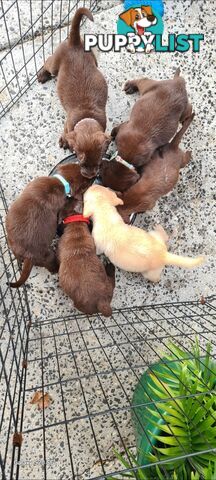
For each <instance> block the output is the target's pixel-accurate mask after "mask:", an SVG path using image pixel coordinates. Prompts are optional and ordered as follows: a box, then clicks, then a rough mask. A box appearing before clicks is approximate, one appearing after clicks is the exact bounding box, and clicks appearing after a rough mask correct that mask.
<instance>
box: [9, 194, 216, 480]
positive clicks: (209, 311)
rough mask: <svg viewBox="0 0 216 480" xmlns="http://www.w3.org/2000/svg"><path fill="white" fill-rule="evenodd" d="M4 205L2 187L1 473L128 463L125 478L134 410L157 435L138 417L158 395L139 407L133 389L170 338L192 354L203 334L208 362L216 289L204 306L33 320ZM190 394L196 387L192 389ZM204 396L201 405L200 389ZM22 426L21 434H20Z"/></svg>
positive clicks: (104, 468) (92, 469)
mask: <svg viewBox="0 0 216 480" xmlns="http://www.w3.org/2000/svg"><path fill="white" fill-rule="evenodd" d="M5 211H6V202H5V199H4V195H3V192H2V190H1V222H0V226H1V262H2V269H1V271H2V274H1V288H0V294H1V304H2V310H3V316H2V320H1V348H0V356H1V370H0V372H1V373H0V386H1V392H3V396H2V397H1V409H0V412H1V416H0V418H1V436H2V440H3V442H2V445H3V448H2V451H1V457H0V458H1V460H0V461H1V470H2V477H3V479H26V478H30V479H31V480H33V479H38V478H40V479H41V480H43V479H44V480H51V479H52V480H59V479H64V480H65V479H70V480H71V479H77V480H78V479H91V480H93V479H94V480H96V479H99V478H100V479H102V478H109V476H110V475H111V474H112V475H113V476H117V475H118V474H119V472H123V471H124V470H125V473H124V474H123V478H127V476H126V475H128V474H129V472H130V471H135V470H136V467H135V466H134V465H133V462H131V459H130V456H129V454H128V452H129V451H130V452H133V453H135V451H136V449H135V437H134V429H133V424H132V415H133V416H135V417H136V418H137V421H138V422H139V424H140V425H139V428H140V430H143V435H145V437H146V441H147V442H149V443H151V441H152V440H151V438H150V435H149V432H148V431H146V430H145V428H144V427H143V425H142V423H141V422H140V418H139V413H140V409H145V408H146V407H147V406H148V407H150V408H151V406H152V405H154V406H155V408H156V409H157V410H158V411H160V401H155V400H153V398H152V397H151V395H148V398H147V400H145V402H142V403H141V404H140V403H139V404H133V405H132V396H133V391H134V388H135V386H136V385H137V383H138V382H139V381H140V376H141V375H142V374H143V372H144V371H145V370H146V369H147V368H148V369H149V371H150V372H151V371H152V372H153V364H154V363H155V362H158V361H159V360H160V361H161V362H162V363H163V354H162V351H163V352H169V341H170V340H172V341H174V342H175V344H176V345H178V346H179V347H181V348H184V350H185V352H186V353H188V357H191V348H192V345H194V341H195V338H196V336H198V337H199V341H200V347H201V360H200V361H201V362H202V359H203V362H204V358H205V355H206V351H207V343H208V341H211V342H212V345H213V347H214V351H213V352H212V358H215V355H214V354H215V344H216V341H215V317H216V297H212V298H211V299H208V300H207V301H206V303H205V304H203V305H202V304H201V303H200V302H185V303H172V304H161V305H153V306H144V307H137V308H123V309H119V310H116V311H114V312H113V315H112V317H111V318H109V319H105V318H103V317H102V316H100V315H93V316H92V317H90V318H89V317H87V316H85V315H82V314H80V315H74V314H73V315H71V316H68V317H65V318H62V317H56V318H52V319H47V320H46V321H43V322H42V321H41V322H40V321H37V322H36V323H33V324H32V325H31V321H30V312H29V305H28V299H27V295H26V291H25V288H24V289H20V290H17V291H15V292H14V291H11V290H10V289H9V287H8V286H7V282H8V281H9V280H11V279H12V278H13V277H14V276H15V275H16V272H17V271H18V267H17V263H16V261H14V259H13V258H12V256H11V254H10V252H9V249H8V246H7V243H6V238H5V230H4V223H3V220H4V215H5ZM30 326H31V328H30ZM210 369H211V367H210V365H209V370H210ZM142 386H143V389H144V390H145V388H146V386H145V385H142ZM39 391H40V392H42V394H43V395H45V394H47V393H48V394H49V395H50V397H51V399H52V402H51V404H50V406H49V407H48V408H47V409H43V408H42V409H41V410H38V409H37V407H36V405H32V404H31V403H30V402H31V399H32V397H33V396H34V394H35V392H39ZM209 394H210V392H209ZM185 397H186V398H187V399H189V398H191V397H193V394H192V393H191V392H190V391H188V392H187V394H186V396H185ZM196 397H197V401H198V404H199V401H200V402H201V400H199V399H201V393H200V394H199V393H198V394H196ZM168 398H169V395H168ZM171 399H172V401H177V400H179V397H178V398H173V397H171ZM15 433H18V434H19V433H22V439H23V441H22V442H21V439H20V437H19V435H18V437H16V435H15V436H14V434H15ZM202 435H203V436H205V432H202ZM13 442H14V444H13ZM180 447H181V451H182V453H181V455H180V456H182V457H186V456H188V455H186V453H185V450H184V444H182V445H181V444H180ZM114 449H116V450H117V451H119V452H120V453H121V454H123V455H124V457H125V459H126V460H127V462H128V463H129V466H130V468H129V467H128V468H127V469H124V466H123V465H121V463H120V462H119V461H118V460H117V458H116V456H115V453H114ZM213 450H214V448H213V445H212V444H211V438H208V437H206V442H205V452H206V454H207V453H208V452H211V451H213ZM202 451H203V450H202ZM195 455H197V452H194V453H193V452H192V453H191V454H190V456H195ZM158 463H159V464H160V468H161V469H162V472H163V478H164V479H168V478H170V476H169V473H168V471H167V470H166V464H163V463H162V461H161V459H160V458H159V457H158ZM146 468H147V466H146V465H145V468H144V469H143V471H144V470H145V469H146ZM124 475H125V477H124ZM137 478H139V477H137ZM154 478H158V476H155V477H154Z"/></svg>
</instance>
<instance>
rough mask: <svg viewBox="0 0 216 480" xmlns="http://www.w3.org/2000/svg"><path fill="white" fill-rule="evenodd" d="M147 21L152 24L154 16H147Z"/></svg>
mask: <svg viewBox="0 0 216 480" xmlns="http://www.w3.org/2000/svg"><path fill="white" fill-rule="evenodd" d="M147 20H148V21H149V22H153V21H154V20H155V16H154V15H148V16H147Z"/></svg>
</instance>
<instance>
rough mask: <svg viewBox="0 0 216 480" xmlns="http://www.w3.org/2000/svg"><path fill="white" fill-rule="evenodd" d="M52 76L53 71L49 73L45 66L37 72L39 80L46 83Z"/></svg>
mask: <svg viewBox="0 0 216 480" xmlns="http://www.w3.org/2000/svg"><path fill="white" fill-rule="evenodd" d="M50 78H51V73H49V72H48V71H47V70H45V68H41V70H40V71H39V72H38V74H37V79H38V82H40V83H45V82H47V81H48V80H50Z"/></svg>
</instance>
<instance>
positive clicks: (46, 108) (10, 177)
mask: <svg viewBox="0 0 216 480" xmlns="http://www.w3.org/2000/svg"><path fill="white" fill-rule="evenodd" d="M25 3H26V2H25V1H24V0H22V1H20V4H21V5H22V8H23V15H24V10H25V9H24V5H25ZM116 3H117V5H116ZM204 3H206V5H207V6H208V8H206V9H204V8H203V4H204ZM113 5H114V6H113ZM100 7H101V10H100V11H99V12H97V13H95V24H94V25H93V26H92V25H90V24H89V23H86V25H85V26H84V30H83V31H86V32H87V31H89V29H91V30H90V31H94V32H97V33H103V32H107V33H115V28H116V20H117V18H118V14H119V13H120V12H121V10H122V7H121V5H119V2H109V3H108V2H106V0H103V1H102V2H100ZM215 14H216V6H215V2H214V1H211V0H210V1H208V2H203V0H197V1H196V2H194V1H192V0H179V1H178V2H174V1H171V0H167V1H165V18H164V20H165V28H166V32H165V35H166V34H167V32H168V31H169V32H172V33H180V32H183V33H187V32H188V33H191V32H193V33H204V34H205V42H204V43H203V45H202V49H201V52H200V54H194V53H192V52H191V51H189V52H188V53H185V54H179V53H169V54H164V53H162V54H153V55H151V56H146V55H143V54H137V55H135V56H133V55H130V54H129V53H127V52H126V51H124V52H122V53H113V52H109V53H100V55H99V66H100V68H101V70H102V71H103V73H104V74H105V76H106V79H107V82H108V86H109V100H108V105H107V117H108V131H110V130H111V128H112V126H113V124H116V123H118V122H121V121H124V120H125V119H127V118H128V115H129V112H130V109H131V107H132V106H133V104H134V102H135V100H136V98H137V95H133V96H130V97H127V96H126V95H125V94H124V93H123V92H122V85H123V83H124V82H125V81H126V80H128V79H131V78H133V77H137V76H141V75H145V76H149V77H151V78H155V79H166V78H170V77H171V76H172V75H173V72H174V71H175V69H176V68H177V67H179V66H180V67H181V71H182V75H183V76H184V77H185V79H186V82H187V88H188V92H189V96H190V99H191V102H192V104H193V106H194V110H195V112H196V117H195V120H194V123H193V126H192V127H191V128H190V130H189V132H188V133H187V135H186V136H185V139H184V142H183V146H184V147H185V148H190V149H191V150H192V152H193V159H192V161H191V163H190V165H188V167H186V168H185V169H184V171H183V172H182V173H181V175H180V180H179V183H178V185H177V187H176V188H175V189H174V191H173V192H172V193H171V194H169V195H168V196H166V197H164V198H163V199H161V200H160V201H159V202H158V203H157V205H156V207H155V208H154V209H153V210H152V211H151V212H148V213H147V214H143V215H139V216H138V217H137V221H136V224H137V225H139V226H141V227H143V228H146V229H150V228H151V227H152V226H153V225H154V224H155V223H161V224H162V225H163V226H164V228H165V229H166V230H167V231H168V232H170V234H171V242H170V250H171V251H173V252H175V253H182V254H187V255H198V254H204V255H205V256H206V264H205V265H204V266H203V267H200V268H198V269H196V270H193V271H186V270H180V269H177V268H172V267H170V268H167V269H166V270H165V271H164V273H163V275H162V279H161V282H160V284H158V285H153V284H151V283H148V282H146V281H144V280H143V278H142V277H141V276H140V275H135V274H130V273H127V272H123V271H120V270H117V273H116V289H115V294H114V298H113V307H114V308H119V307H124V306H138V305H144V304H148V305H149V304H152V303H163V302H175V301H178V300H180V301H183V300H192V299H199V298H200V297H201V295H204V296H207V295H211V294H212V293H213V292H214V288H215V274H216V269H215V210H214V209H215V187H216V185H215V166H214V161H215V140H214V139H215V126H216V125H215V110H214V105H215V101H214V73H215V71H214V52H213V47H212V44H213V38H214V37H213V28H214V18H215ZM24 17H25V15H24ZM26 22H27V23H26V24H28V20H26ZM0 27H1V25H0ZM14 31H15V33H14ZM14 31H13V32H12V33H13V35H15V34H16V31H17V30H16V28H14ZM0 32H1V31H0ZM64 34H66V30H65V32H64V31H63V35H64ZM15 36H16V35H15ZM14 38H15V37H14ZM5 42H6V38H5ZM37 42H38V45H39V44H40V42H41V37H38V38H37V39H36V43H37ZM55 43H56V44H57V43H58V37H57V36H56V38H55ZM49 47H50V42H48V43H47V46H46V52H47V50H48V49H49ZM31 51H32V43H31V41H29V42H27V43H25V52H26V55H27V56H28V54H29V56H30V53H31ZM2 53H4V52H2ZM15 56H16V61H17V63H18V64H19V62H21V59H22V50H21V47H20V46H18V47H17V48H16V49H15ZM38 62H39V66H40V62H42V55H41V59H40V57H38ZM31 67H32V68H33V67H34V66H33V63H32V62H29V65H28V72H29V74H30V73H31V72H30V70H31ZM5 71H6V74H8V75H10V74H11V64H10V61H9V62H8V64H7V62H6V63H5ZM25 75H26V73H25V71H23V73H22V81H23V82H24V81H25ZM1 100H2V101H4V98H2V99H1ZM64 118H65V114H64V111H63V109H62V107H61V105H60V102H59V100H58V98H57V95H56V88H55V80H52V81H50V82H49V83H47V84H45V85H44V86H42V85H39V84H38V83H37V82H35V83H34V84H33V86H32V87H31V88H29V89H28V90H27V92H26V93H25V94H24V95H23V97H22V98H21V99H20V100H19V102H18V103H17V104H16V105H15V106H14V107H13V108H12V109H11V110H10V111H9V112H8V113H7V114H6V115H5V116H4V118H3V119H2V121H1V149H0V151H1V153H0V157H1V158H0V162H1V163H0V165H1V181H2V185H3V188H4V191H5V196H6V199H7V202H8V204H9V205H10V203H11V202H12V201H13V200H14V199H15V198H16V196H17V195H18V194H19V192H20V191H21V190H22V189H23V188H24V186H25V185H26V184H27V183H28V182H29V181H30V180H31V179H33V178H34V177H36V176H39V175H46V174H47V173H48V172H49V171H50V170H51V168H53V166H54V165H55V164H56V163H58V162H59V161H60V160H61V159H62V158H64V156H66V155H67V154H68V153H69V152H66V154H65V153H64V152H63V151H62V150H60V149H59V146H58V138H59V135H60V133H61V131H62V128H63V124H64ZM28 294H29V303H30V308H31V312H32V317H33V322H35V321H38V322H42V323H41V325H42V326H43V332H44V333H43V335H44V336H46V335H47V336H49V333H50V332H49V328H51V327H50V326H49V319H52V318H56V317H60V318H63V317H64V316H66V315H72V314H73V313H77V312H75V310H74V308H73V305H72V303H71V300H70V299H69V298H67V297H66V296H65V295H64V294H63V293H62V291H61V290H60V288H59V286H58V277H57V276H51V275H49V274H48V273H47V272H46V271H45V270H41V269H38V268H34V270H33V271H32V274H31V276H30V279H29V281H28ZM86 322H87V320H86ZM55 325H57V324H55ZM55 328H57V326H55ZM169 328H170V327H169V324H168V326H167V329H169ZM187 328H189V324H188V327H187ZM36 329H37V327H36ZM104 335H105V337H104V341H107V342H108V343H109V338H108V335H107V332H106V331H105V333H104ZM36 338H37V331H35V330H34V331H33V337H32V341H33V343H32V344H31V345H32V350H31V349H30V359H31V355H32V359H34V358H35V351H36V350H35V349H37V341H36ZM91 341H92V342H93V339H92V338H91V337H90V336H89V338H87V342H89V345H91ZM159 344H160V343H158V344H157V342H156V343H155V350H154V351H155V352H156V351H157V348H158V346H159ZM31 345H30V346H31ZM44 345H45V349H46V352H45V353H44V355H45V354H46V355H47V358H48V357H49V355H52V352H53V349H54V345H53V343H52V342H51V341H49V342H45V344H44ZM92 345H94V343H92ZM38 347H39V345H38ZM64 348H66V347H65V346H64V342H63V343H62V344H61V345H60V346H59V349H60V351H63V352H64ZM61 349H63V350H61ZM111 353H112V352H110V355H111ZM118 354H119V352H116V353H115V352H113V359H114V360H115V362H116V365H119V364H121V362H122V358H121V355H120V356H118ZM146 355H147V357H148V358H149V361H153V360H154V359H155V354H154V353H153V352H152V351H151V348H150V347H149V348H148V349H147V351H146ZM111 358H112V356H111ZM114 360H113V361H114ZM95 361H96V359H95ZM97 361H98V362H101V364H102V365H104V364H103V362H104V360H103V358H101V359H100V356H99V357H98V358H97ZM53 362H54V360H53V361H52V360H51V361H50V362H48V364H47V365H46V368H45V370H46V374H47V375H49V378H48V379H47V380H46V381H47V382H48V383H49V381H51V380H52V381H53V382H55V372H56V371H57V366H56V364H54V363H53ZM115 362H114V363H115ZM80 363H81V364H82V369H83V371H85V369H87V370H88V368H89V365H88V359H87V360H85V361H84V360H82V359H80ZM31 365H32V368H29V371H28V375H29V376H28V383H27V388H28V389H29V392H30V391H31V389H32V388H33V386H34V387H35V383H36V385H40V380H38V375H39V376H40V374H39V373H38V372H39V369H40V366H41V365H40V362H36V363H34V362H33V363H32V364H31ZM61 368H62V369H64V372H65V375H69V372H70V373H71V372H72V371H73V368H74V366H73V365H72V362H71V363H70V362H69V359H68V363H67V364H64V365H61ZM71 377H73V375H72V373H71ZM56 378H57V377H56ZM122 380H123V382H126V383H127V388H128V392H129V396H130V395H131V391H132V390H131V389H132V387H133V385H134V384H135V383H136V378H135V377H133V379H132V378H130V377H129V376H128V375H127V376H126V377H125V378H124V377H122ZM106 382H108V379H106ZM111 385H114V386H115V385H116V384H115V381H112V378H111V379H110V386H111ZM35 388H36V387H35ZM58 388H59V386H58ZM85 388H86V391H87V392H89V391H90V390H91V388H93V391H94V395H95V397H94V395H92V404H94V403H95V405H96V406H95V409H100V404H99V403H100V398H98V396H97V392H100V388H101V387H100V386H99V387H98V385H97V381H96V380H95V384H94V385H93V384H92V383H90V382H89V385H87V383H86V385H85ZM107 388H108V384H107ZM110 388H111V387H110ZM79 390H80V387H79V385H78V384H77V381H76V380H74V381H73V382H72V383H71V386H70V389H69V391H68V392H67V389H66V391H65V399H66V402H68V400H70V402H69V403H70V405H71V402H72V403H73V406H74V405H75V407H76V408H75V409H77V411H78V414H80V412H82V408H83V406H82V404H81V405H80V404H79V405H77V406H76V401H77V398H79V395H80V391H79ZM117 390H118V387H117V386H116V404H118V402H119V401H120V400H119V398H120V397H121V396H119V397H118V394H117V393H118V392H117ZM72 392H73V393H72ZM58 393H59V392H58V390H56V392H55V393H54V397H55V398H56V403H55V404H54V407H53V410H52V412H51V414H50V415H51V416H50V422H51V423H52V421H54V420H55V419H56V418H57V416H58V415H59V417H58V419H60V420H62V418H63V416H62V415H63V413H62V411H61V406H60V407H59V405H58ZM119 393H121V391H120V390H119ZM89 395H90V393H89ZM29 396H30V393H29ZM27 400H28V393H27ZM74 402H75V403H74ZM97 402H99V403H97ZM101 402H102V400H101ZM78 403H79V402H78ZM26 408H27V410H26V412H27V413H26V417H25V425H24V427H25V428H26V429H27V428H28V425H29V422H30V423H31V425H32V424H34V422H36V425H38V424H39V423H40V421H41V418H40V417H38V413H37V412H36V411H35V412H36V413H32V412H31V411H30V407H29V406H28V404H27V407H26ZM68 408H70V406H69V407H68ZM28 410H29V416H28ZM53 419H54V420H53ZM47 421H49V419H48V420H47ZM119 421H120V420H119ZM86 422H87V421H86ZM122 422H123V425H124V436H125V438H127V439H128V441H129V439H132V440H131V441H132V442H134V440H133V435H132V433H131V429H130V426H128V417H127V416H126V417H125V418H123V420H122ZM80 425H81V424H80ZM82 428H83V429H84V430H82ZM104 428H105V430H103V432H102V433H101V432H100V430H98V435H99V436H100V438H102V437H104V438H106V439H107V442H108V443H109V445H111V447H110V448H112V442H113V441H114V440H113V438H112V429H111V425H109V423H107V424H106V427H104ZM83 431H84V432H85V434H86V445H87V446H86V458H85V462H84V464H81V466H80V469H79V472H82V471H84V470H85V468H86V466H89V462H90V463H91V462H92V463H91V464H92V465H94V462H95V461H96V460H97V452H96V453H95V450H94V449H93V450H94V451H91V449H90V446H89V445H90V444H91V435H90V434H89V430H88V426H87V423H85V421H84V420H83V427H81V430H80V427H79V426H78V428H75V427H74V428H72V427H71V430H70V432H69V434H70V435H71V438H76V445H75V446H74V449H75V450H74V455H75V458H77V459H78V460H79V446H80V442H82V438H83V437H82V436H81V434H82V432H83ZM104 432H106V434H105V433H104ZM89 435H90V436H89ZM34 436H35V437H34ZM53 438H55V442H56V444H55V445H53V447H52V448H53V452H54V453H53V452H52V451H51V457H52V453H53V454H55V455H56V450H58V449H59V458H61V460H62V464H64V466H65V470H64V472H69V471H70V464H69V460H68V456H67V453H66V451H65V449H64V439H65V431H64V430H61V428H60V427H59V429H57V430H55V437H53V435H52V434H51V433H50V432H48V433H47V441H49V442H50V445H52V441H53ZM29 439H30V440H31V441H32V442H34V439H35V443H33V447H32V448H33V449H34V451H35V445H38V452H39V451H40V455H41V454H42V453H43V452H42V437H41V436H40V434H36V433H35V434H34V433H33V434H31V436H30V437H29ZM61 442H63V444H62V445H61ZM39 445H40V447H39ZM60 446H61V448H60ZM23 448H24V453H26V458H27V459H29V458H31V455H32V450H31V449H30V448H29V446H28V442H27V443H26V442H25V444H24V447H23ZM50 448H51V447H50ZM52 448H51V450H52ZM106 448H107V443H106V442H105V443H104V445H103V447H102V449H104V450H103V451H104V452H106ZM38 454H39V453H38ZM40 455H39V456H40ZM110 456H112V455H111V454H110ZM93 459H94V461H93ZM78 460H77V462H78V464H79V461H78ZM60 465H61V463H60ZM112 467H113V469H114V465H113V464H112ZM41 468H42V467H41ZM49 468H50V470H49V472H50V473H49V480H51V479H52V480H59V479H60V478H61V479H62V480H66V479H68V480H69V479H70V480H71V477H70V476H67V474H66V473H62V468H60V467H58V468H57V467H56V466H55V469H56V470H55V471H54V470H52V466H50V467H49ZM39 470H40V469H39V467H38V464H37V465H36V466H29V467H28V466H26V465H25V466H24V467H23V470H22V472H23V477H22V478H23V480H26V479H27V478H31V480H32V479H34V478H35V479H37V478H38V475H39V473H38V472H39ZM111 470H112V468H111ZM53 472H54V473H53ZM56 472H57V473H56ZM96 473H97V468H96V467H94V468H93V470H91V471H88V472H87V473H85V474H84V473H83V474H79V476H78V477H77V478H81V479H84V478H92V477H93V476H94V475H95V476H96ZM30 474H31V476H30V477H29V475H30ZM41 475H42V470H41ZM41 478H42V477H41Z"/></svg>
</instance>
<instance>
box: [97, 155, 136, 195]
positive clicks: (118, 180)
mask: <svg viewBox="0 0 216 480" xmlns="http://www.w3.org/2000/svg"><path fill="white" fill-rule="evenodd" d="M100 177H101V180H102V185H103V186H104V187H109V188H112V190H117V191H118V192H124V191H125V190H128V189H129V188H130V187H132V185H134V184H135V183H136V182H137V181H138V180H139V178H140V175H139V174H138V173H137V172H136V170H135V168H133V169H130V168H128V167H127V166H125V165H123V164H122V163H119V162H116V161H115V160H112V161H108V160H103V162H102V164H101V166H100Z"/></svg>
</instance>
